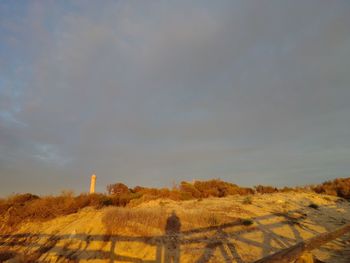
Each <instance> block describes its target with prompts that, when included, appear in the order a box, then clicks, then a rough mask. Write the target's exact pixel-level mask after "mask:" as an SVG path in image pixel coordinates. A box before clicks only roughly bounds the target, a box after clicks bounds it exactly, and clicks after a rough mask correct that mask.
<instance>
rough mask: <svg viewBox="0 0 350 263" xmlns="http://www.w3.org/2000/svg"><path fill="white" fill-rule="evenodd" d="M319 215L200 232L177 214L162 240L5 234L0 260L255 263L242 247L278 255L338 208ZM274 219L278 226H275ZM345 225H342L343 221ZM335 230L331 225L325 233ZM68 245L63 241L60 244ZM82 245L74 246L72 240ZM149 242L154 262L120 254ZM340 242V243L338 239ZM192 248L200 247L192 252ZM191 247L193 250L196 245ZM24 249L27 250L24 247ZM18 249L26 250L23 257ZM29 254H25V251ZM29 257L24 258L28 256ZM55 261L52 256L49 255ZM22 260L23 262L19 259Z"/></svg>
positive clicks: (240, 223) (276, 216) (276, 217)
mask: <svg viewBox="0 0 350 263" xmlns="http://www.w3.org/2000/svg"><path fill="white" fill-rule="evenodd" d="M319 209H320V210H318V211H316V210H315V211H311V212H310V213H312V215H311V216H312V220H311V221H310V222H309V223H308V224H303V223H302V221H300V220H299V221H295V219H291V218H289V217H288V215H286V214H278V213H276V214H269V215H264V216H259V217H255V218H252V220H253V222H254V224H253V225H252V226H244V221H243V220H241V219H237V220H235V221H232V222H230V223H226V224H222V225H217V226H210V227H204V228H196V229H191V230H186V231H181V222H180V219H179V217H178V216H177V215H176V213H175V212H173V213H172V214H171V215H170V216H169V217H168V219H167V222H166V226H165V234H164V235H161V236H139V237H132V236H121V235H87V234H71V235H69V234H67V235H48V234H33V233H23V234H15V235H0V248H1V250H0V251H2V252H0V262H3V261H5V260H8V259H10V258H14V257H16V258H18V259H21V258H24V257H25V260H24V262H52V261H51V259H52V255H53V256H54V257H55V258H56V260H58V261H59V262H79V261H80V260H92V259H99V260H104V261H106V262H115V261H118V262H119V261H121V262H123V261H124V262H157V263H163V262H164V263H168V262H169V263H170V262H173V263H179V262H180V256H181V253H182V252H183V251H186V253H189V254H192V252H191V249H194V250H195V252H193V262H197V263H205V262H209V260H211V259H213V257H214V254H215V257H216V258H218V257H220V258H221V260H220V262H239V263H242V262H252V261H255V260H257V259H258V258H254V259H253V258H251V257H249V249H248V252H247V249H246V252H242V251H240V248H242V247H251V249H255V250H259V251H260V257H264V256H266V255H268V254H271V253H274V252H277V251H279V250H280V249H283V248H287V247H290V246H292V245H294V244H296V243H297V242H299V241H301V240H303V239H302V236H303V235H302V234H301V231H304V233H305V232H308V233H309V235H312V236H314V235H317V234H319V232H318V231H316V230H315V229H314V228H313V227H312V224H318V223H319V222H317V221H316V220H317V213H319V212H320V211H321V210H322V211H321V212H322V213H329V214H332V213H334V208H331V207H326V206H324V207H320V208H319ZM291 212H294V213H300V215H301V216H303V215H304V216H305V217H304V218H303V217H301V219H302V220H303V219H305V218H306V217H307V218H308V220H309V219H310V214H308V215H306V214H304V212H305V211H300V210H295V211H291ZM271 221H273V222H271ZM339 224H341V222H339ZM280 227H287V228H289V230H290V231H289V232H290V233H292V234H291V235H288V236H285V235H281V234H280V233H278V231H275V230H276V229H278V228H280ZM330 228H331V226H326V230H327V231H328V230H332V229H330ZM254 233H255V234H258V235H259V236H261V237H262V238H259V239H255V238H252V237H249V234H254ZM60 241H64V242H60ZM77 241H80V242H78V243H79V245H78V246H75V247H74V248H73V246H70V244H71V243H72V242H75V243H77ZM92 242H102V243H103V244H105V246H104V247H106V248H108V249H103V250H102V249H99V250H97V249H92V248H91V246H90V244H91V243H92ZM125 242H126V243H130V246H132V243H135V242H136V243H144V244H146V245H148V246H151V247H153V249H154V255H155V256H154V258H153V259H147V260H145V259H142V258H140V257H136V256H135V257H133V256H125V255H122V254H120V253H116V250H117V246H118V243H119V244H121V243H125ZM338 242H339V241H338ZM193 245H195V246H196V247H195V248H193ZM191 246H192V247H191ZM23 248H25V249H23ZM17 251H21V253H22V255H19V254H18V253H17ZM23 251H24V252H23ZM23 254H24V255H23ZM49 255H50V256H51V257H50V256H49ZM19 262H20V260H19Z"/></svg>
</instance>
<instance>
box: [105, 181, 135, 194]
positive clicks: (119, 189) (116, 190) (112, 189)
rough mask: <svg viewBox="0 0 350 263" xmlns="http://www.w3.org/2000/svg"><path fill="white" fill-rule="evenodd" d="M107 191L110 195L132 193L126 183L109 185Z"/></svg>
mask: <svg viewBox="0 0 350 263" xmlns="http://www.w3.org/2000/svg"><path fill="white" fill-rule="evenodd" d="M107 192H108V193H109V194H110V195H122V194H128V193H130V190H129V188H128V187H127V186H126V185H125V184H122V183H116V184H109V185H107Z"/></svg>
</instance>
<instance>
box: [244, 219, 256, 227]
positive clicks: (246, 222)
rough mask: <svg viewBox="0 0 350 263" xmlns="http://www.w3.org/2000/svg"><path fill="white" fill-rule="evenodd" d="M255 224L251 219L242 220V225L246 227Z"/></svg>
mask: <svg viewBox="0 0 350 263" xmlns="http://www.w3.org/2000/svg"><path fill="white" fill-rule="evenodd" d="M252 224H254V222H253V220H252V219H250V218H246V219H242V225H244V226H250V225H252Z"/></svg>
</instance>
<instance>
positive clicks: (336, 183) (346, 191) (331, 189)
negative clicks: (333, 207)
mask: <svg viewBox="0 0 350 263" xmlns="http://www.w3.org/2000/svg"><path fill="white" fill-rule="evenodd" d="M312 189H313V190H314V191H315V192H316V193H320V194H328V195H334V196H339V197H343V198H346V199H350V178H337V179H335V180H333V181H327V182H324V183H323V184H320V185H317V186H314V187H313V188H312Z"/></svg>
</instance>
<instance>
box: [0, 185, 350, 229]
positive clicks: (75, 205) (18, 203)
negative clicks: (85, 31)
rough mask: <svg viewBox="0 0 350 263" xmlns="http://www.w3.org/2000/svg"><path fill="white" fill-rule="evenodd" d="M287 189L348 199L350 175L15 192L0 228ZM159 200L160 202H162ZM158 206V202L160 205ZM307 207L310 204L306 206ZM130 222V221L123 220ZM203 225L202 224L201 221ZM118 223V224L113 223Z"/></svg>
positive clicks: (0, 211)
mask: <svg viewBox="0 0 350 263" xmlns="http://www.w3.org/2000/svg"><path fill="white" fill-rule="evenodd" d="M289 191H313V192H316V193H320V194H327V195H334V196H339V197H342V198H346V199H350V178H338V179H335V180H333V181H328V182H325V183H323V184H320V185H316V186H307V187H296V188H288V187H285V188H282V189H278V188H276V187H272V186H262V185H258V186H256V187H255V188H254V189H253V188H244V187H239V186H238V185H236V184H232V183H228V182H224V181H221V180H220V179H213V180H209V181H194V182H191V183H190V182H181V183H180V185H178V186H174V187H173V188H172V189H169V188H161V189H158V188H147V187H141V186H136V187H134V188H129V187H128V186H126V185H125V184H122V183H117V184H111V185H108V186H107V194H80V195H77V196H75V195H73V194H72V193H69V192H65V193H62V194H61V195H58V196H37V195H33V194H29V193H27V194H16V195H12V196H9V197H8V198H4V199H0V231H5V230H11V229H15V228H16V227H18V226H19V224H20V223H23V222H26V221H44V220H49V219H52V218H55V217H58V216H64V215H68V214H72V213H76V212H78V211H79V210H80V209H82V208H84V207H88V206H90V207H95V208H102V207H106V206H117V207H125V206H137V205H138V204H141V203H143V202H146V201H150V200H154V199H171V200H175V201H181V200H191V199H197V200H198V201H200V200H202V199H203V198H208V197H225V196H228V195H246V197H245V198H244V199H243V203H244V204H252V195H253V194H270V193H275V192H289ZM162 202H163V201H162ZM160 206H162V205H160ZM310 207H311V206H310ZM120 211H122V212H120V213H121V214H120V216H119V217H118V218H115V220H119V221H123V220H122V219H123V218H125V217H128V218H129V217H132V216H135V215H133V214H131V213H132V212H130V211H127V210H120ZM138 213H139V217H143V218H145V217H147V218H151V219H152V220H151V221H152V224H156V225H159V224H163V221H159V220H155V219H154V218H158V217H159V216H160V215H159V214H154V213H158V212H154V211H153V212H152V211H138ZM210 217H211V219H210V220H209V219H208V220H209V221H206V219H204V221H205V222H206V223H205V224H209V225H215V224H216V223H217V220H216V219H215V218H214V217H215V216H213V215H211V216H210V215H207V218H210ZM127 221H130V220H127ZM201 224H202V225H205V224H204V223H201ZM117 225H119V224H117Z"/></svg>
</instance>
